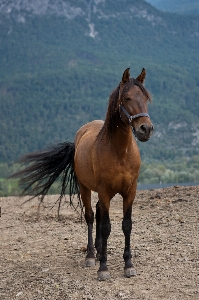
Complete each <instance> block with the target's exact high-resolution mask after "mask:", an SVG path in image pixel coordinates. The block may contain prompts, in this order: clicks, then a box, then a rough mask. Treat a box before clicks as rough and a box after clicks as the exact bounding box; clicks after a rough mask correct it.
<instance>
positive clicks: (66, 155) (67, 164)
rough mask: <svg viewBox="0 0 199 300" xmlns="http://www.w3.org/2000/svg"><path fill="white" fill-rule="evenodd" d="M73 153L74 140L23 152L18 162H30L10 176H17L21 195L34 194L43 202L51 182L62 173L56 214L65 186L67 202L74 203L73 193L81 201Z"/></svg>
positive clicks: (23, 163)
mask: <svg viewBox="0 0 199 300" xmlns="http://www.w3.org/2000/svg"><path fill="white" fill-rule="evenodd" d="M74 152H75V145H74V143H70V142H65V143H60V144H58V145H54V146H51V147H48V148H46V149H44V150H41V151H38V152H34V153H30V154H26V155H24V156H22V157H21V158H20V159H19V161H18V162H19V163H21V164H22V165H25V164H29V165H28V166H27V167H25V168H24V169H22V170H20V171H19V172H16V173H14V174H13V175H11V176H10V177H9V178H19V186H21V187H22V188H23V195H33V196H32V197H31V198H30V199H33V198H35V197H37V196H40V199H41V202H42V201H43V199H44V197H45V196H46V194H47V193H48V190H49V188H50V187H51V185H52V184H53V182H54V181H55V180H56V179H57V178H58V177H59V176H60V175H62V178H61V180H62V184H61V193H60V197H59V198H58V200H57V202H59V208H58V213H59V209H60V204H61V200H62V198H63V196H64V195H65V192H66V188H67V187H68V185H69V194H70V204H71V205H72V206H73V202H72V196H73V195H75V194H78V198H79V201H80V196H79V195H80V194H79V185H78V181H77V177H76V175H75V173H74V168H73V165H74ZM30 199H29V200H30ZM57 202H56V203H57Z"/></svg>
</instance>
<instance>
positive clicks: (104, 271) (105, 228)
mask: <svg viewBox="0 0 199 300" xmlns="http://www.w3.org/2000/svg"><path fill="white" fill-rule="evenodd" d="M109 206H110V201H108V202H107V203H106V205H103V204H101V203H100V218H101V226H100V229H101V253H100V257H99V261H100V267H99V270H98V272H97V274H98V279H99V280H106V279H109V278H110V274H109V271H108V268H107V265H106V263H107V240H108V237H109V235H110V232H111V223H110V218H109Z"/></svg>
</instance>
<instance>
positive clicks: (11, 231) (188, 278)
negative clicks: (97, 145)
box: [0, 186, 199, 300]
mask: <svg viewBox="0 0 199 300" xmlns="http://www.w3.org/2000/svg"><path fill="white" fill-rule="evenodd" d="M57 197H58V196H48V197H47V198H46V200H45V206H42V207H40V211H39V213H38V199H36V200H32V201H31V202H28V203H26V204H24V205H21V204H22V203H23V202H24V198H23V199H21V198H17V197H6V198H0V206H1V218H0V224H1V225H0V229H1V231H0V299H1V300H5V299H9V300H10V299H11V300H13V299H19V300H22V299H24V300H29V299H30V300H33V299H38V300H47V299H53V300H56V299H57V300H58V299H60V300H64V299H97V300H98V299H99V300H100V299H108V300H112V299H129V300H130V299H135V300H142V299H143V300H144V299H152V300H156V299H158V300H159V299H173V300H174V299H175V300H179V299H180V300H181V299H191V300H192V299H199V187H197V186H196V187H172V188H166V189H158V190H148V191H138V192H137V196H136V199H135V202H134V206H133V230H132V236H131V241H132V255H133V261H134V265H135V269H136V271H137V276H135V277H132V278H125V277H124V276H123V267H124V263H123V258H122V255H123V247H124V236H123V232H122V229H121V227H122V225H121V222H122V201H121V198H120V196H118V195H117V196H116V197H114V199H113V200H112V203H111V212H110V217H111V223H112V231H111V235H110V237H109V242H108V266H109V271H110V273H111V279H110V280H107V281H106V282H100V281H98V279H97V270H98V268H99V263H98V262H97V263H96V266H95V267H93V268H85V267H84V260H85V250H86V245H87V228H86V225H85V223H84V221H83V222H82V223H81V220H80V216H79V215H78V214H77V212H75V211H74V210H73V209H72V208H71V207H70V206H69V201H68V199H67V198H66V200H65V201H64V203H63V204H62V208H61V220H60V221H58V219H57V207H54V208H53V209H50V208H51V206H52V204H53V203H54V202H55V200H56V199H57ZM92 197H93V207H95V203H96V201H97V195H96V194H93V195H92Z"/></svg>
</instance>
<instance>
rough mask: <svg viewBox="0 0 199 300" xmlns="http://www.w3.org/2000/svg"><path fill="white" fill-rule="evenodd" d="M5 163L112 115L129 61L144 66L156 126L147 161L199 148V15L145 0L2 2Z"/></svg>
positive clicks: (0, 101) (0, 100)
mask: <svg viewBox="0 0 199 300" xmlns="http://www.w3.org/2000/svg"><path fill="white" fill-rule="evenodd" d="M0 45H1V46H0V58H1V59H0V105H1V110H0V119H1V140H0V149H1V152H0V161H1V162H8V161H13V160H15V159H17V157H18V156H19V155H21V154H23V153H26V152H30V151H33V150H36V149H40V148H43V147H44V146H45V145H48V144H51V143H57V142H61V141H66V140H70V141H72V140H73V138H74V135H75V132H76V131H77V130H78V128H79V127H80V126H81V125H83V124H85V123H86V122H88V121H91V120H93V119H104V117H105V112H106V107H107V101H108V97H109V94H110V92H111V90H112V89H113V88H115V87H116V86H117V85H118V84H119V82H120V80H121V76H122V73H123V71H124V69H126V68H127V67H131V75H132V76H133V77H135V76H137V75H138V74H139V72H140V71H141V69H142V68H143V67H145V69H146V71H147V79H146V87H147V88H148V89H149V91H150V92H151V93H152V95H153V103H152V105H150V115H151V119H152V121H153V123H154V124H155V134H154V136H153V137H152V138H151V140H150V141H149V142H147V143H146V144H140V143H139V146H140V148H141V153H142V159H143V160H144V161H151V160H154V159H155V160H158V161H162V160H164V159H174V158H176V157H179V156H186V157H192V156H193V155H198V152H199V73H198V67H199V56H198V49H199V17H197V16H195V17H189V16H177V15H173V14H169V13H163V12H160V11H159V10H157V9H156V8H154V7H152V6H151V5H150V4H148V3H147V2H145V1H142V0H123V1H120V0H93V1H92V0H87V1H86V0H85V1H83V0H82V1H81V0H79V1H78V0H77V1H75V2H74V1H72V0H67V1H64V0H56V1H55V0H45V1H40V0H35V1H30V0H5V1H3V2H1V3H0Z"/></svg>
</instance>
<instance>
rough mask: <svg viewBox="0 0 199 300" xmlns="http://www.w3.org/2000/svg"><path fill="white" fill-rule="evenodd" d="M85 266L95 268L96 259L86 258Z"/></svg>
mask: <svg viewBox="0 0 199 300" xmlns="http://www.w3.org/2000/svg"><path fill="white" fill-rule="evenodd" d="M85 266H86V267H94V266H95V258H86V260H85Z"/></svg>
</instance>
